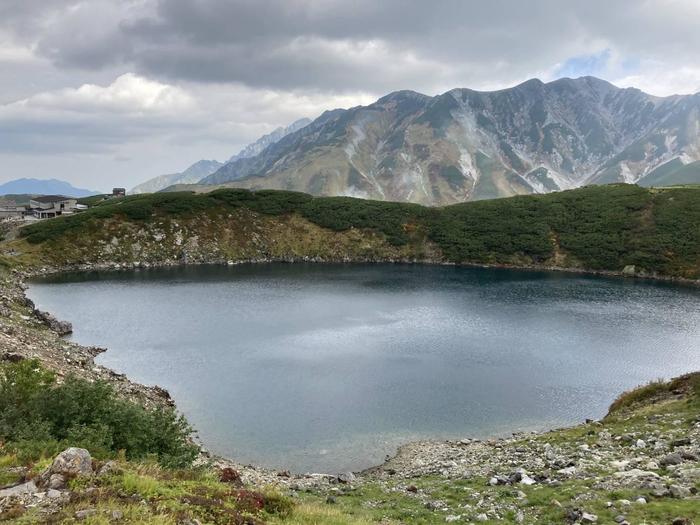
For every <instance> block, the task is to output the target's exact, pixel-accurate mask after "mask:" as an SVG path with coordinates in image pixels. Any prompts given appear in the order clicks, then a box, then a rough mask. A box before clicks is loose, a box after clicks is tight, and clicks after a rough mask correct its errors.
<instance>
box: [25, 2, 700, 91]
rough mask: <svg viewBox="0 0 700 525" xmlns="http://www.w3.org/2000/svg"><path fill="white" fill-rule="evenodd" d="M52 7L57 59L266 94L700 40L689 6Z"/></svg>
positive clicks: (512, 73) (460, 76) (471, 73)
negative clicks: (232, 84)
mask: <svg viewBox="0 0 700 525" xmlns="http://www.w3.org/2000/svg"><path fill="white" fill-rule="evenodd" d="M71 4H74V5H71ZM61 5H62V3H61V2H58V1H56V2H54V3H53V9H54V16H53V17H52V23H51V26H50V28H49V29H47V31H46V32H45V34H43V35H41V36H40V37H39V39H38V50H39V52H40V53H42V54H43V55H44V56H46V57H48V58H50V59H51V60H52V61H54V62H55V63H56V64H59V65H61V66H64V67H75V68H82V69H96V68H100V67H112V66H114V65H115V64H122V65H124V66H127V67H131V68H132V69H135V70H136V71H138V72H139V73H141V74H144V75H149V76H157V77H159V78H166V79H169V80H171V81H177V80H189V81H197V82H242V83H245V84H247V85H250V86H257V87H267V88H276V89H324V90H333V91H336V92H337V91H348V90H357V89H363V90H365V91H371V92H375V93H382V92H385V91H387V90H390V89H398V88H414V89H418V90H424V91H427V92H435V91H441V90H445V89H449V88H451V87H454V86H457V85H460V86H462V85H464V86H467V85H476V86H477V87H478V86H491V85H494V84H499V83H500V84H507V83H513V82H516V81H519V80H523V79H525V78H528V77H529V76H533V75H536V74H539V75H546V74H547V72H548V71H550V69H551V68H552V67H553V66H554V65H555V64H557V63H559V62H561V61H564V60H566V59H567V58H568V57H570V56H573V55H579V54H585V53H590V52H596V51H600V50H601V49H604V48H611V49H613V51H615V52H617V53H620V54H624V55H629V56H632V57H634V58H639V59H643V60H657V61H668V62H669V63H680V62H681V61H683V60H685V61H686V62H687V61H692V60H693V56H694V52H693V50H695V49H699V48H700V32H698V31H697V27H696V23H697V20H698V16H700V5H699V4H698V3H697V2H696V1H695V0H686V1H680V0H676V1H665V0H659V1H656V2H638V1H637V0H623V1H618V2H609V1H607V0H605V1H603V0H589V1H587V2H566V3H563V2H561V1H560V0H533V1H529V2H514V1H509V0H490V1H489V2H465V1H461V0H444V1H441V2H423V1H413V2H406V1H401V0H383V1H382V2H376V1H372V0H356V1H354V2H346V1H337V0H326V1H323V0H321V1H311V0H234V1H231V0H208V1H204V0H197V1H192V0H159V1H157V2H155V3H154V2H151V3H148V2H146V3H143V2H131V3H130V2H126V3H115V2H106V1H104V0H97V1H93V2H85V3H80V2H78V3H76V2H68V1H67V0H66V2H63V5H64V8H65V9H64V10H63V12H61V10H60V9H59V6H61ZM68 5H70V6H71V9H67V6H68ZM23 12H24V13H25V15H26V14H27V13H28V8H26V7H25V8H24V10H23ZM39 18H40V19H42V17H39ZM44 18H46V17H44Z"/></svg>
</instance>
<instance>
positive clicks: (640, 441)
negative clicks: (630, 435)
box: [634, 439, 647, 448]
mask: <svg viewBox="0 0 700 525" xmlns="http://www.w3.org/2000/svg"><path fill="white" fill-rule="evenodd" d="M634 446H635V447H637V448H644V447H646V446H647V444H646V443H645V442H644V440H643V439H638V440H637V442H636V443H635V444H634Z"/></svg>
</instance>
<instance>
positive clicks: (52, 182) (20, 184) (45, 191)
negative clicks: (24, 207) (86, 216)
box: [0, 178, 100, 197]
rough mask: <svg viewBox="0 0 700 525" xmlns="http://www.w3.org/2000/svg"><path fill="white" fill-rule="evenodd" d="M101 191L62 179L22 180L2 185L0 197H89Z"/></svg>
mask: <svg viewBox="0 0 700 525" xmlns="http://www.w3.org/2000/svg"><path fill="white" fill-rule="evenodd" d="M98 193H100V192H99V191H93V190H86V189H83V188H76V187H75V186H73V185H72V184H70V183H69V182H66V181H64V180H60V179H34V178H20V179H14V180H11V181H7V182H5V183H3V184H0V195H8V194H13V195H23V194H24V195H65V196H67V197H89V196H90V195H96V194H98Z"/></svg>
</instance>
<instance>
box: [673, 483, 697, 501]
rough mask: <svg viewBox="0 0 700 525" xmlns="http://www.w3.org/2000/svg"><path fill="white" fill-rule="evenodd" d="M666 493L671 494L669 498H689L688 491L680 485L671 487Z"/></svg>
mask: <svg viewBox="0 0 700 525" xmlns="http://www.w3.org/2000/svg"><path fill="white" fill-rule="evenodd" d="M668 491H669V492H670V493H671V496H673V497H674V498H679V499H682V498H688V497H690V494H691V492H690V489H689V488H686V487H682V486H681V485H671V486H670V487H668Z"/></svg>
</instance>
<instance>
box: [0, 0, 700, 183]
mask: <svg viewBox="0 0 700 525" xmlns="http://www.w3.org/2000/svg"><path fill="white" fill-rule="evenodd" d="M699 21H700V0H586V1H579V0H570V1H567V0H527V1H523V0H485V1H470V0H437V1H435V0H434V1H427V0H421V1H418V0H415V1H411V0H328V1H325V0H0V183H1V182H4V181H7V180H11V179H14V178H19V177H36V178H60V179H64V180H67V181H69V182H71V183H73V184H75V185H77V186H80V187H86V188H90V189H97V190H106V189H109V188H111V187H112V186H126V187H132V186H134V185H135V184H137V183H139V182H142V181H143V180H145V179H147V178H150V177H152V176H155V175H159V174H163V173H172V172H177V171H181V170H183V169H185V168H186V167H187V166H188V165H189V164H191V163H192V162H194V161H196V160H199V159H202V158H207V159H212V158H214V159H218V160H225V159H227V158H228V157H230V156H231V155H232V154H234V153H236V152H237V151H238V150H239V149H240V148H241V147H242V146H244V145H245V144H246V143H247V142H250V141H252V140H254V139H256V138H257V137H258V136H260V135H262V134H264V133H267V132H269V131H271V130H272V129H274V128H276V127H277V126H280V125H286V124H289V123H290V122H292V121H293V120H295V119H297V118H300V117H311V118H313V117H316V116H318V115H319V114H320V113H321V112H322V111H323V110H325V109H331V108H335V107H351V106H355V105H359V104H367V103H370V102H372V101H373V100H374V99H376V98H378V97H380V96H382V95H384V94H386V93H387V92H389V91H393V90H397V89H413V90H416V91H420V92H423V93H426V94H429V95H434V94H438V93H441V92H444V91H447V90H449V89H452V88H455V87H470V88H475V89H497V88H502V87H508V86H512V85H515V84H517V83H519V82H522V81H524V80H527V79H529V78H532V77H538V78H540V79H542V80H545V81H547V80H552V79H555V78H558V77H561V76H570V77H577V76H582V75H596V76H599V77H602V78H605V79H607V80H610V81H611V82H613V83H615V84H617V85H619V86H625V87H626V86H635V87H639V88H640V89H642V90H644V91H647V92H649V93H652V94H655V95H670V94H675V93H695V92H698V91H700V53H699V51H698V50H700V30H698V25H699V24H700V22H699Z"/></svg>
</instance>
